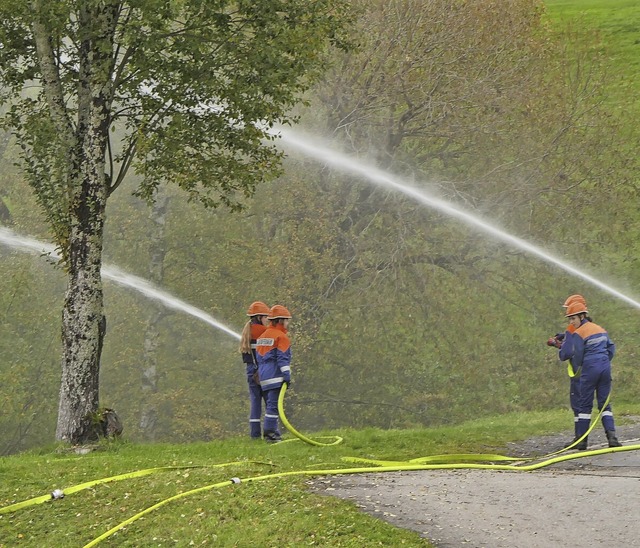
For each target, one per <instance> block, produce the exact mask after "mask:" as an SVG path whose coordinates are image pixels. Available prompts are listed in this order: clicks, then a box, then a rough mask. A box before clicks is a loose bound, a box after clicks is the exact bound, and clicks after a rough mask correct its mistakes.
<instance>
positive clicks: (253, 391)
mask: <svg viewBox="0 0 640 548" xmlns="http://www.w3.org/2000/svg"><path fill="white" fill-rule="evenodd" d="M256 371H257V368H256V366H255V365H253V364H252V363H248V364H247V383H248V384H249V404H250V407H249V435H250V436H251V437H252V438H257V439H260V438H261V437H262V432H261V429H260V420H261V418H262V402H263V401H264V402H265V406H266V403H267V398H266V395H265V394H264V393H263V392H262V388H260V384H258V383H256V382H255V381H254V380H253V374H254V373H255V372H256Z"/></svg>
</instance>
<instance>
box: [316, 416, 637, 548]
mask: <svg viewBox="0 0 640 548" xmlns="http://www.w3.org/2000/svg"><path fill="white" fill-rule="evenodd" d="M627 420H633V421H634V423H633V424H627V425H622V426H619V427H618V429H617V430H618V437H619V439H620V441H621V442H622V443H623V445H624V446H625V447H626V448H628V449H630V450H625V451H620V452H618V451H616V452H607V453H606V454H603V455H595V456H588V455H585V456H580V457H579V458H576V459H573V460H569V461H565V462H561V463H557V464H552V465H550V466H545V467H544V468H541V469H538V470H535V471H531V472H525V471H494V470H476V469H472V470H425V471H411V472H390V473H388V472H387V473H380V474H357V475H348V476H331V477H323V478H316V479H315V480H313V481H311V482H309V483H310V485H311V486H312V489H313V490H314V491H315V492H317V493H321V494H325V495H331V496H336V497H340V498H344V499H350V500H352V501H354V502H355V503H356V504H357V505H358V506H359V507H360V508H361V509H362V511H364V512H367V513H369V514H371V515H373V516H375V517H377V518H379V519H383V520H386V521H388V522H390V523H392V524H394V525H396V526H398V527H404V528H407V529H412V530H414V531H417V532H419V533H420V535H421V536H422V537H424V538H426V539H429V541H430V542H432V543H433V544H434V545H435V546H437V547H438V548H457V547H460V546H465V547H474V548H475V547H478V548H480V547H484V548H520V547H522V548H550V547H563V548H564V547H566V546H581V547H583V548H598V547H613V546H625V547H634V546H638V547H640V520H639V519H638V517H639V516H638V508H639V504H640V418H637V417H636V418H632V419H628V418H627ZM570 438H571V436H570V433H569V432H566V433H562V434H558V435H554V436H544V437H539V438H533V439H530V440H526V441H523V442H519V443H513V444H509V445H508V447H506V448H505V451H504V452H503V454H505V455H509V456H517V457H523V456H537V455H546V454H548V453H550V452H553V451H556V450H557V449H558V448H559V447H561V446H562V445H563V443H564V442H566V441H568V440H569V439H570ZM589 441H590V443H589V450H594V449H602V448H607V447H608V446H607V443H606V438H605V436H604V432H602V429H599V431H595V430H594V432H592V433H591V435H590V437H589ZM634 446H635V447H634ZM567 454H574V455H579V454H580V453H579V452H577V451H571V452H568V453H567Z"/></svg>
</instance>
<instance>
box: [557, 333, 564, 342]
mask: <svg viewBox="0 0 640 548" xmlns="http://www.w3.org/2000/svg"><path fill="white" fill-rule="evenodd" d="M556 339H558V340H559V341H560V342H562V341H564V333H556Z"/></svg>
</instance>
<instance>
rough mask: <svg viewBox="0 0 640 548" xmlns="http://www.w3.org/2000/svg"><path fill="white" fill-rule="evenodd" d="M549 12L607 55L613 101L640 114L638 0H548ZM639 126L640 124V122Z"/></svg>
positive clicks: (611, 99) (639, 8)
mask: <svg viewBox="0 0 640 548" xmlns="http://www.w3.org/2000/svg"><path fill="white" fill-rule="evenodd" d="M546 6H547V12H548V14H549V16H550V17H551V20H552V21H553V22H554V23H555V24H556V25H558V26H559V27H561V26H562V25H566V26H568V27H569V28H571V29H572V30H573V31H575V32H584V33H586V34H587V35H588V36H592V38H593V42H594V47H595V48H596V49H597V50H598V51H600V52H601V53H602V54H603V55H604V62H605V66H606V68H607V71H608V81H609V85H610V90H609V91H610V101H611V102H615V103H617V104H618V105H620V106H622V107H623V108H624V107H626V108H627V109H629V111H630V112H631V113H633V114H634V115H637V114H638V113H640V106H639V104H638V103H639V102H638V99H637V97H638V94H637V90H638V88H640V2H637V1H635V0H548V1H547V2H546ZM636 123H637V122H636Z"/></svg>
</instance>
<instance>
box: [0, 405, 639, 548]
mask: <svg viewBox="0 0 640 548" xmlns="http://www.w3.org/2000/svg"><path fill="white" fill-rule="evenodd" d="M616 412H617V414H618V417H619V418H620V419H622V420H623V416H624V414H638V413H640V406H638V405H635V406H623V405H618V406H617V407H616ZM570 423H571V416H570V412H569V411H567V410H557V411H555V412H546V413H519V414H510V415H503V416H500V417H495V418H492V419H482V420H477V421H471V422H469V423H466V424H463V425H460V426H457V427H448V428H436V429H420V430H402V431H400V430H391V431H383V430H378V429H368V430H359V431H341V432H332V433H326V434H330V435H339V436H341V437H343V438H344V442H343V443H342V444H340V445H335V446H331V447H316V446H312V445H308V444H304V443H302V442H300V441H298V440H295V439H294V438H290V439H292V440H293V441H291V442H289V441H287V442H284V443H281V444H276V445H267V444H265V443H263V442H262V441H258V442H256V441H251V440H249V439H247V438H244V437H243V438H234V439H229V440H221V441H216V442H212V443H193V444H181V445H164V444H155V445H134V444H128V443H126V442H111V443H104V444H102V445H100V446H99V448H98V450H97V451H94V452H91V453H88V454H86V455H77V454H75V453H74V452H72V451H69V450H65V449H63V448H60V449H59V450H55V448H47V449H43V450H41V451H39V452H31V453H28V454H23V455H15V456H12V457H4V458H2V459H0V477H1V478H2V481H1V482H0V508H3V507H7V506H9V505H13V504H16V503H19V502H22V501H25V500H29V499H32V498H34V497H40V496H44V498H47V499H48V496H47V495H48V494H49V493H51V492H52V491H53V490H54V489H62V490H63V491H65V492H66V493H67V494H66V496H65V497H64V498H62V499H59V500H47V501H46V502H43V503H40V504H34V505H30V506H27V507H25V508H22V509H19V510H16V511H14V512H11V513H4V514H0V546H1V547H7V548H8V547H13V546H30V547H38V548H40V547H43V546H55V547H57V546H65V547H67V546H85V545H87V544H89V543H91V542H92V541H93V540H94V539H96V538H98V537H100V536H101V535H102V534H103V533H105V532H106V531H108V530H109V529H111V528H113V527H116V526H117V525H119V524H121V523H122V522H124V521H125V520H128V519H130V518H132V517H133V516H136V515H137V514H139V513H140V512H143V511H145V509H148V508H150V507H152V506H154V505H156V504H159V503H162V501H167V503H166V504H165V505H162V506H160V507H158V508H156V509H154V510H152V511H150V512H149V513H147V514H145V515H144V516H143V517H141V518H140V519H138V520H136V521H134V522H132V523H131V524H129V525H127V526H126V527H125V528H124V529H121V530H119V531H118V532H117V533H115V534H113V535H112V536H110V537H108V538H106V539H104V540H103V541H102V542H101V543H100V545H103V546H168V545H178V546H212V545H217V546H240V547H243V546H246V547H250V546H280V547H282V546H291V547H293V546H348V547H354V548H355V547H368V546H422V547H424V546H430V544H429V543H428V541H426V540H425V539H423V538H421V537H420V536H419V535H418V534H417V533H413V532H410V531H405V530H401V529H397V528H395V527H393V526H391V525H389V524H387V523H386V522H382V521H379V520H376V519H374V518H372V517H369V516H367V515H365V514H362V513H360V512H359V511H358V509H357V508H356V506H355V505H353V504H350V503H348V502H345V501H342V500H338V499H333V498H327V497H321V496H318V495H315V494H312V493H310V492H309V491H308V489H307V487H306V484H305V482H306V481H309V479H310V478H313V477H316V476H317V475H318V474H320V475H326V473H325V472H318V471H326V470H331V471H334V472H332V473H335V474H338V473H339V470H340V469H346V468H352V467H363V466H367V465H365V464H354V463H353V462H349V461H347V460H343V458H344V457H358V458H367V459H380V460H400V461H406V460H410V459H415V458H420V457H424V456H429V455H436V454H452V453H495V452H500V453H502V454H503V453H504V445H505V443H506V442H507V441H515V440H519V439H526V438H528V437H531V436H534V435H540V434H547V433H552V432H558V431H560V430H563V429H564V430H567V429H568V427H569V425H570ZM156 467H175V468H170V469H166V470H161V471H156V472H155V473H152V474H148V475H143V476H140V477H126V478H124V479H121V480H119V481H109V482H104V483H100V482H98V483H96V484H95V485H91V486H89V487H88V488H85V489H82V490H78V491H77V492H73V491H74V489H73V487H74V486H78V485H82V484H86V483H89V482H94V481H95V480H100V479H103V478H112V477H113V476H118V475H122V474H131V473H132V472H135V471H141V470H147V469H150V468H156ZM283 473H293V474H291V475H287V476H284V477H281V476H278V475H279V474H283ZM296 474H297V475H296ZM234 477H237V478H241V479H242V480H243V483H241V484H239V485H237V484H233V483H232V482H231V481H229V480H230V479H231V478H234ZM247 480H248V481H247ZM218 484H222V485H218ZM196 489H197V490H199V491H198V492H195V493H193V494H189V492H190V491H192V490H196ZM179 494H183V495H184V496H182V497H181V498H176V499H175V500H170V501H168V500H167V499H170V498H172V497H176V496H177V495H179ZM0 511H1V510H0Z"/></svg>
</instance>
